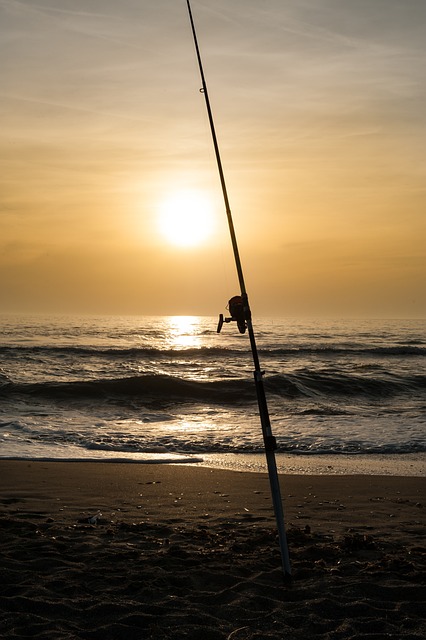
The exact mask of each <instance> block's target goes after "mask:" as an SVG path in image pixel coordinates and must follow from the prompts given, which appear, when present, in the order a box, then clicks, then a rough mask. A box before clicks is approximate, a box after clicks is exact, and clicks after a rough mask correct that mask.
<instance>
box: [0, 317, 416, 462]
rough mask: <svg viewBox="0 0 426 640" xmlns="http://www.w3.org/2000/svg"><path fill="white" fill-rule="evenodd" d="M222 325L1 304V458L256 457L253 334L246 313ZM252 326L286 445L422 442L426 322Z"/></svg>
mask: <svg viewBox="0 0 426 640" xmlns="http://www.w3.org/2000/svg"><path fill="white" fill-rule="evenodd" d="M216 326H217V319H215V318H211V317H198V316H190V317H187V316H177V317H135V316H131V317H130V316H129V317H112V316H109V317H90V316H84V317H43V316H33V317H30V316H16V317H14V316H10V315H8V316H2V317H1V324H0V358H1V361H0V457H2V458H30V459H49V460H56V459H67V460H70V459H74V460H75V459H77V460H80V459H84V460H88V459H90V460H99V459H102V460H117V459H120V460H127V461H160V460H163V461H181V462H184V461H193V462H195V461H200V460H206V461H208V460H214V458H215V456H216V458H217V459H222V460H224V459H226V457H227V456H228V458H227V459H228V461H229V460H237V459H238V461H239V462H238V465H239V467H240V468H244V460H245V461H246V465H245V466H246V467H247V468H252V466H253V460H254V459H256V456H257V455H259V454H261V453H262V452H263V441H262V434H261V427H260V421H259V414H258V407H257V400H256V392H255V386H254V380H253V368H254V367H253V361H252V357H251V351H250V344H249V339H248V336H247V334H244V335H242V334H240V333H239V332H238V330H237V327H236V324H235V323H231V324H225V325H224V327H223V329H222V332H221V333H220V334H218V333H217V332H216ZM254 328H255V334H256V340H257V345H258V349H259V357H260V361H261V366H262V369H264V370H265V374H264V378H263V379H264V385H265V390H266V395H267V400H268V407H269V412H270V417H271V424H272V429H273V433H274V435H275V437H276V439H277V443H278V451H279V452H280V453H281V454H291V455H292V456H298V457H299V459H300V460H302V459H303V458H304V459H306V458H307V456H313V455H315V456H330V455H332V456H334V457H336V456H342V457H343V456H345V459H347V457H348V456H352V457H354V456H364V457H365V456H372V457H373V456H383V455H387V456H393V459H394V460H395V462H397V460H398V459H402V458H401V456H407V455H416V454H417V455H418V454H420V455H421V454H423V453H424V452H425V450H426V440H425V424H426V393H425V391H426V375H425V373H424V363H425V356H426V331H425V325H424V322H423V321H421V320H407V321H402V320H380V321H378V320H356V321H349V320H340V321H336V320H334V321H326V320H324V321H318V320H315V321H314V320H309V321H302V320H294V319H278V318H259V319H255V321H254ZM342 459H343V458H342ZM228 464H230V466H233V465H234V464H235V463H234V462H232V463H228ZM238 465H237V466H238ZM225 466H226V463H225ZM256 470H258V469H257V467H256Z"/></svg>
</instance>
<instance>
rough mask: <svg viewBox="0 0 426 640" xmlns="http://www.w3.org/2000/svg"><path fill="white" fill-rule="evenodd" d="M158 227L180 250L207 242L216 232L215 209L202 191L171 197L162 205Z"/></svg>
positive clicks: (179, 193)
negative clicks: (214, 228) (214, 224)
mask: <svg viewBox="0 0 426 640" xmlns="http://www.w3.org/2000/svg"><path fill="white" fill-rule="evenodd" d="M159 228H160V231H161V233H162V234H163V236H164V237H165V238H166V239H167V240H168V241H169V242H171V243H172V244H174V245H176V246H179V247H194V246H196V245H200V244H202V243H204V242H205V241H206V240H207V239H208V238H209V236H210V235H211V234H212V231H213V207H212V204H211V202H210V200H209V198H208V197H207V195H206V194H205V193H203V192H202V191H195V190H186V191H179V192H176V193H173V194H171V195H170V196H169V197H168V198H167V199H166V200H164V201H163V203H162V204H161V206H160V213H159Z"/></svg>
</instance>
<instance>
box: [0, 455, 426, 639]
mask: <svg viewBox="0 0 426 640" xmlns="http://www.w3.org/2000/svg"><path fill="white" fill-rule="evenodd" d="M0 474H1V475H0V477H1V481H0V535H1V574H0V575H1V581H0V637H2V638H39V639H40V640H41V639H45V638H49V639H50V638H51V639H54V640H61V639H65V638H66V639H69V640H70V639H80V638H81V639H88V640H89V639H96V640H97V639H99V640H101V639H102V640H116V639H121V638H123V639H125V640H133V639H138V640H142V639H153V638H158V639H160V638H161V639H170V638H173V639H175V638H176V639H181V638H182V639H185V638H191V639H194V640H196V639H197V640H198V639H201V640H227V639H229V640H248V639H250V640H253V639H262V638H273V639H276V640H278V639H280V640H281V639H288V640H292V639H296V638H297V639H303V640H306V639H309V638H320V639H323V640H326V639H327V640H328V639H333V640H334V639H338V638H339V639H340V638H341V639H345V640H346V639H354V640H355V638H356V639H358V638H366V639H369V640H384V639H385V638H386V639H388V638H395V639H404V640H408V639H413V640H414V638H416V639H419V640H420V639H422V640H424V638H426V622H425V611H426V607H425V604H426V587H425V567H426V559H425V554H426V540H425V532H426V523H425V510H424V504H423V502H424V496H425V487H426V480H425V478H419V477H403V478H402V477H401V478H400V477H391V476H386V477H380V476H312V475H310V476H297V475H289V476H285V477H282V478H281V480H282V482H281V484H282V495H283V499H284V508H285V513H286V520H287V530H288V539H289V548H290V556H291V561H292V565H293V582H292V585H291V586H288V585H284V584H283V581H282V570H281V564H280V555H279V548H278V543H277V536H276V530H275V523H274V516H273V512H272V507H271V499H270V493H269V484H268V479H267V476H266V475H264V474H256V473H237V472H232V471H223V470H217V469H206V468H198V467H194V466H179V465H173V466H172V465H149V464H145V465H139V464H115V463H114V464H112V463H109V464H108V463H43V462H37V463H36V462H25V461H6V460H3V461H0ZM98 512H99V513H100V514H101V515H98V517H97V519H96V523H94V524H90V523H89V521H88V518H89V517H91V516H94V515H96V514H98Z"/></svg>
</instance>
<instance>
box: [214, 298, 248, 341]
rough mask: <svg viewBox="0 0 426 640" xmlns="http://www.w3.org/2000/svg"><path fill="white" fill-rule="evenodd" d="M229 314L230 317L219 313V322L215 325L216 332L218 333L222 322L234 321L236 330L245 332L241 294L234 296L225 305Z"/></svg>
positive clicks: (245, 324)
mask: <svg viewBox="0 0 426 640" xmlns="http://www.w3.org/2000/svg"><path fill="white" fill-rule="evenodd" d="M226 308H227V309H228V311H229V313H230V314H231V317H228V318H225V317H224V315H223V313H221V314H220V315H219V322H218V325H217V333H220V332H221V330H222V327H223V325H224V323H226V324H228V323H229V322H236V323H237V326H238V331H239V332H240V333H245V332H246V329H247V323H246V319H245V315H244V304H243V299H242V297H241V296H234V297H233V298H231V299H230V300H229V302H228V305H227V307H226Z"/></svg>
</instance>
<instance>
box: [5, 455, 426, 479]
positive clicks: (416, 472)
mask: <svg viewBox="0 0 426 640" xmlns="http://www.w3.org/2000/svg"><path fill="white" fill-rule="evenodd" d="M275 457H276V463H277V469H278V473H279V474H282V475H331V476H340V475H343V476H345V475H371V476H407V477H420V478H421V477H425V476H426V453H423V452H422V453H410V454H368V455H367V454H321V455H317V454H297V455H296V454H287V453H280V452H279V451H278V452H276V454H275ZM8 460H9V461H17V462H19V461H21V462H52V463H54V462H58V463H84V464H98V463H105V464H132V465H133V464H136V465H137V464H139V465H146V464H166V465H168V464H171V465H176V464H179V465H190V466H196V467H202V468H211V469H223V470H226V469H228V470H231V471H241V472H249V473H267V465H266V458H265V454H264V453H243V454H239V453H206V454H201V455H200V454H183V453H182V454H179V453H141V454H132V453H128V454H122V455H120V456H106V455H102V456H93V455H91V456H87V457H85V458H81V457H72V456H70V457H59V458H53V457H52V458H50V457H41V456H36V457H31V456H25V457H19V456H2V457H0V464H1V462H2V461H8Z"/></svg>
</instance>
